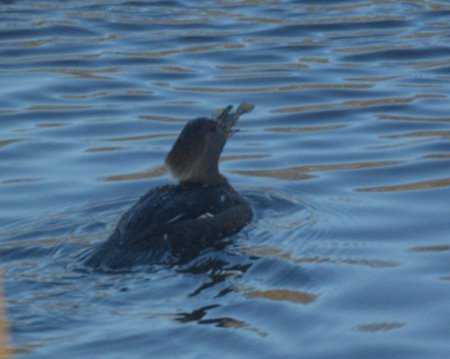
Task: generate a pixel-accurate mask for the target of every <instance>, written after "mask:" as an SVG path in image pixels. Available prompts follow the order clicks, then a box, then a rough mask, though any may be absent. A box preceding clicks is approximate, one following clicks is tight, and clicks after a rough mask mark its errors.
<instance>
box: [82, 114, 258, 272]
mask: <svg viewBox="0 0 450 359" xmlns="http://www.w3.org/2000/svg"><path fill="white" fill-rule="evenodd" d="M229 111H230V108H228V112H229ZM228 112H227V113H226V115H225V117H226V116H228ZM233 115H234V116H235V114H233ZM230 116H231V115H230ZM233 119H234V120H235V122H236V121H237V120H236V118H235V117H234V118H233ZM233 125H234V123H233V124H231V125H229V124H228V126H229V127H227V123H226V122H224V124H221V123H220V122H218V121H217V120H210V119H204V118H200V119H196V120H192V121H190V122H189V123H188V124H187V125H186V126H185V128H184V129H183V131H182V132H181V134H180V136H179V137H178V139H177V141H176V142H175V144H174V146H173V148H172V150H171V151H170V152H169V154H168V156H167V157H166V164H167V166H168V167H169V169H170V170H171V171H172V173H173V174H174V175H175V176H176V177H178V178H180V179H181V181H180V182H179V183H178V184H176V185H164V186H160V187H156V188H153V189H151V190H150V191H149V192H147V193H146V194H145V195H144V196H142V197H141V198H140V199H139V201H138V202H137V203H136V204H134V205H133V206H132V207H131V208H130V209H129V210H128V211H127V212H125V213H124V214H123V215H122V217H121V218H120V220H119V222H118V223H117V226H116V229H115V230H114V232H113V234H112V235H111V237H110V238H109V239H108V240H107V241H105V242H104V243H101V244H100V245H99V246H98V247H97V248H95V250H94V251H93V252H92V253H90V254H89V255H88V257H87V259H86V260H85V264H87V265H89V266H91V267H96V268H126V267H130V266H133V265H136V264H146V263H158V262H161V261H165V260H167V258H172V259H173V258H176V259H181V260H183V259H188V258H190V257H192V255H193V254H195V253H198V251H200V250H201V249H203V248H207V247H209V246H211V245H213V244H214V242H215V241H217V240H218V239H221V238H224V237H227V236H229V235H231V234H234V233H237V232H238V231H239V230H240V229H241V228H242V227H244V226H245V225H246V224H247V223H248V222H249V221H250V220H251V217H252V210H251V208H250V205H249V204H248V203H247V202H246V201H245V199H243V198H242V197H241V196H240V195H239V194H238V193H237V192H236V191H235V190H234V189H233V187H231V185H230V184H229V183H228V181H227V180H226V179H225V177H223V176H222V175H221V174H220V173H219V171H218V160H219V156H220V153H221V152H222V149H223V147H224V145H225V143H226V139H227V137H228V135H229V131H230V130H231V126H233Z"/></svg>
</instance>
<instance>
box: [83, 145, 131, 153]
mask: <svg viewBox="0 0 450 359" xmlns="http://www.w3.org/2000/svg"><path fill="white" fill-rule="evenodd" d="M127 149H128V147H119V146H109V147H107V146H104V147H91V148H88V149H86V150H85V152H112V151H125V150H127Z"/></svg>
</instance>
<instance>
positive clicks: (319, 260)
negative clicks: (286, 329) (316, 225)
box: [242, 247, 401, 269]
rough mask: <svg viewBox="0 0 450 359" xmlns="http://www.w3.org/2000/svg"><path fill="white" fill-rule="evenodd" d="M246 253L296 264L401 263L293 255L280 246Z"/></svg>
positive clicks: (391, 265) (250, 249)
mask: <svg viewBox="0 0 450 359" xmlns="http://www.w3.org/2000/svg"><path fill="white" fill-rule="evenodd" d="M242 250H243V251H244V252H245V253H248V254H251V255H256V256H263V257H265V256H269V257H277V258H280V259H282V260H287V261H289V262H292V263H295V264H349V265H359V266H364V267H370V268H378V269H384V268H394V267H398V266H400V265H401V263H399V262H395V261H390V260H381V259H364V258H362V259H355V258H339V259H334V258H330V257H323V256H314V257H292V255H291V254H290V253H287V252H284V251H283V250H281V249H279V248H257V247H246V248H243V249H242Z"/></svg>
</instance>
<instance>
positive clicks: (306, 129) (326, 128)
mask: <svg viewBox="0 0 450 359" xmlns="http://www.w3.org/2000/svg"><path fill="white" fill-rule="evenodd" d="M345 127H348V125H328V126H315V127H271V128H267V129H265V131H269V132H293V133H297V132H316V131H331V130H338V129H341V128H345Z"/></svg>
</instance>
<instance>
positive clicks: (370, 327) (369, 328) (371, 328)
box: [355, 322, 406, 333]
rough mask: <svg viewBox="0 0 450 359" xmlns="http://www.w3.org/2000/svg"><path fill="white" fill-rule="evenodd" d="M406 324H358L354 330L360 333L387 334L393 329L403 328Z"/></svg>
mask: <svg viewBox="0 0 450 359" xmlns="http://www.w3.org/2000/svg"><path fill="white" fill-rule="evenodd" d="M405 325H406V324H405V323H401V322H380V323H368V324H360V325H358V326H357V327H356V328H355V329H356V330H358V331H361V332H369V333H376V332H387V331H389V330H393V329H399V328H402V327H404V326H405Z"/></svg>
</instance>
